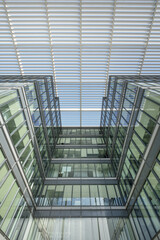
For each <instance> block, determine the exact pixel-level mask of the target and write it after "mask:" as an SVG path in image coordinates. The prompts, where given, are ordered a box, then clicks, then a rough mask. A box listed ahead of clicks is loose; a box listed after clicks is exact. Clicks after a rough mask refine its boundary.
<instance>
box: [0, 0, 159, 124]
mask: <svg viewBox="0 0 160 240" xmlns="http://www.w3.org/2000/svg"><path fill="white" fill-rule="evenodd" d="M0 74H11V75H12V74H22V75H28V74H29V75H31V74H36V75H37V74H38V75H39V74H43V75H45V74H46V75H53V77H54V79H55V82H56V83H57V92H58V95H59V97H60V103H61V110H62V123H63V126H98V125H99V122H100V110H101V103H102V97H103V96H104V95H105V92H106V86H107V79H108V76H109V75H111V74H113V75H117V74H121V75H122V74H127V75H129V74H134V75H139V74H143V75H144V74H150V75H151V74H160V1H155V0H117V1H116V0H115V1H114V0H105V1H102V0H97V1H95V0H63V1H62V0H26V1H23V0H16V1H14V0H0Z"/></svg>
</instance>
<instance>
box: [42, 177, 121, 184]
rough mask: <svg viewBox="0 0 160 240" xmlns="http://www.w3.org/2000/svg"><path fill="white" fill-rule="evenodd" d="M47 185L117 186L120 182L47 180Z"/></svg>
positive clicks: (95, 179) (106, 179) (75, 179)
mask: <svg viewBox="0 0 160 240" xmlns="http://www.w3.org/2000/svg"><path fill="white" fill-rule="evenodd" d="M44 184H45V185H52V184H53V185H82V184H83V185H117V184H118V181H117V179H116V178H114V177H110V178H98V177H94V178H89V177H87V178H82V177H79V178H46V179H45V182H44Z"/></svg>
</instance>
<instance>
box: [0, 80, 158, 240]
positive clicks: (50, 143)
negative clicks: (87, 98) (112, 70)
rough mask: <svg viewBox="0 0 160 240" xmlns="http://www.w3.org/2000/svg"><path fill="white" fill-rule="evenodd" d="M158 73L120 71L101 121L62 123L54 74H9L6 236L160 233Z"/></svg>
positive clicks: (4, 96) (3, 135)
mask: <svg viewBox="0 0 160 240" xmlns="http://www.w3.org/2000/svg"><path fill="white" fill-rule="evenodd" d="M153 79H154V77H150V78H149V77H148V78H145V77H144V79H141V81H139V80H138V79H136V78H135V77H134V78H132V77H128V79H127V76H125V77H124V76H113V77H110V81H109V84H108V90H107V91H108V92H107V97H104V98H103V104H102V112H101V121H100V128H99V127H88V128H87V127H84V128H70V127H65V128H64V127H63V128H62V126H61V113H60V103H59V98H58V97H57V94H56V89H55V88H54V84H53V78H52V77H51V76H35V77H31V76H28V77H27V76H25V77H24V78H21V77H19V78H17V79H16V78H15V77H13V76H12V77H7V80H6V81H5V78H4V77H3V78H2V81H1V82H0V238H1V235H2V236H4V237H5V238H8V239H10V240H12V239H13V240H23V239H24V240H26V239H27V240H32V239H37V240H46V239H48V240H50V239H55V240H59V239H66V240H68V239H70V240H71V239H80V240H84V239H87V240H88V239H96V240H97V239H98V240H103V239H105V240H110V239H111V240H112V239H117V240H119V239H120V240H134V239H137V240H141V239H142V240H150V239H155V240H158V239H160V236H159V235H158V234H159V232H160V141H159V139H160V92H159V89H160V88H159V82H160V80H158V79H157V78H155V79H154V81H153ZM142 80H143V81H142Z"/></svg>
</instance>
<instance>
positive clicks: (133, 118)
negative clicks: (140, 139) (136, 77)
mask: <svg viewBox="0 0 160 240" xmlns="http://www.w3.org/2000/svg"><path fill="white" fill-rule="evenodd" d="M143 93H144V89H142V88H139V89H138V90H137V93H136V97H135V102H134V106H133V109H132V113H131V117H130V121H129V125H128V129H127V134H126V138H125V141H124V144H123V149H122V153H121V158H120V161H119V167H118V170H117V178H118V179H119V178H120V177H121V172H122V168H123V164H124V160H125V157H126V154H127V150H128V147H129V144H130V140H131V137H132V133H133V128H134V125H135V122H136V120H137V116H138V111H139V109H140V105H141V102H142V98H143Z"/></svg>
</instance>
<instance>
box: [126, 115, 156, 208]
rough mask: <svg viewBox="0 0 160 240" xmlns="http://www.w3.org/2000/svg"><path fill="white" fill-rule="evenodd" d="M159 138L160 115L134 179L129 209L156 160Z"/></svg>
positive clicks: (128, 204)
mask: <svg viewBox="0 0 160 240" xmlns="http://www.w3.org/2000/svg"><path fill="white" fill-rule="evenodd" d="M159 139H160V117H159V119H158V121H157V123H156V126H155V129H154V131H153V133H152V136H151V139H150V141H149V144H148V147H147V148H146V151H145V153H144V157H143V161H142V163H141V166H140V168H139V171H138V173H137V176H136V178H135V180H134V183H133V186H132V189H131V192H130V194H129V197H128V200H127V203H126V208H127V209H128V210H129V211H131V210H132V208H133V206H134V203H135V201H136V200H137V198H138V196H139V193H140V191H141V189H142V187H143V185H144V183H145V181H146V179H147V176H148V174H149V173H150V171H151V169H152V167H153V166H154V164H155V162H156V157H157V154H158V153H159V150H160V141H159Z"/></svg>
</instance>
